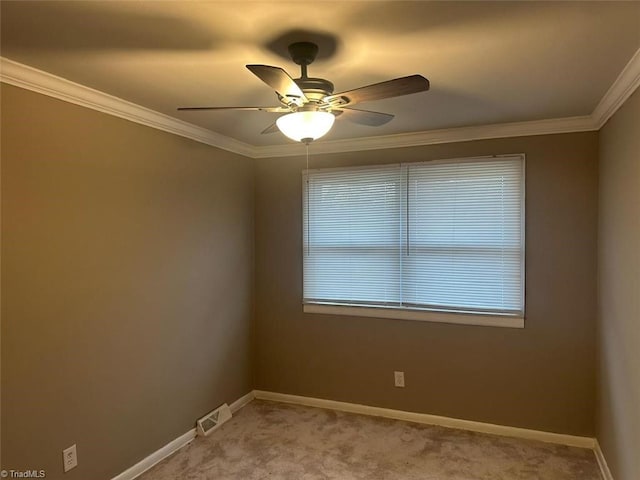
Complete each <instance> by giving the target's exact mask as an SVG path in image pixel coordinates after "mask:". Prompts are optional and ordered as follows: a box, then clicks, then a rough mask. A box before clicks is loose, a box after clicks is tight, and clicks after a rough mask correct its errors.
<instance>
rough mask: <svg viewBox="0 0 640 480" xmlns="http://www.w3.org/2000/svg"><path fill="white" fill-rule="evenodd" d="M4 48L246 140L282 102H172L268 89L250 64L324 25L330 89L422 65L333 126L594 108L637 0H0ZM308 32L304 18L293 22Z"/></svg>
mask: <svg viewBox="0 0 640 480" xmlns="http://www.w3.org/2000/svg"><path fill="white" fill-rule="evenodd" d="M0 5H1V9H2V10H1V14H2V25H1V27H2V30H1V43H0V53H1V54H2V56H3V57H6V58H9V59H11V60H15V61H17V62H20V63H23V64H26V65H30V66H33V67H35V68H38V69H41V70H44V71H47V72H50V73H53V74H55V75H58V76H60V77H63V78H66V79H69V80H72V81H74V82H77V83H80V84H83V85H86V86H89V87H92V88H94V89H97V90H101V91H103V92H106V93H109V94H111V95H115V96H117V97H120V98H123V99H125V100H128V101H131V102H134V103H137V104H139V105H142V106H145V107H147V108H151V109H153V110H157V111H159V112H162V113H165V114H168V115H171V116H173V117H176V118H179V119H182V120H185V121H187V122H190V123H193V124H196V125H199V126H201V127H205V128H207V129H209V130H211V131H213V132H217V133H219V134H222V135H225V136H228V137H231V138H235V139H237V140H240V141H242V142H245V143H248V144H251V145H256V146H260V145H278V144H285V143H288V142H289V140H287V139H285V138H284V136H282V135H281V134H279V133H276V134H271V135H260V132H261V131H262V130H263V129H264V128H265V127H267V126H268V125H269V124H271V123H272V122H273V121H274V120H275V118H276V117H277V114H270V113H265V112H177V111H176V110H175V108H176V107H178V106H192V105H215V106H229V105H230V106H254V105H259V106H266V105H277V99H276V96H275V94H274V93H273V91H272V90H270V89H269V87H267V86H266V85H265V84H263V83H262V82H260V81H259V80H258V79H257V77H255V76H254V75H252V74H251V73H250V72H249V71H248V70H247V69H246V68H245V67H244V65H245V64H248V63H263V64H268V65H276V66H280V67H282V68H284V69H285V70H287V71H288V72H289V74H291V76H293V77H297V76H299V70H298V67H297V65H295V64H294V63H293V62H292V61H291V60H290V59H288V58H286V56H285V55H286V54H285V52H284V49H285V45H286V43H287V40H305V39H311V40H317V41H318V43H319V44H320V48H321V52H320V57H321V58H319V59H318V60H317V61H316V62H315V63H314V64H312V65H311V66H310V69H309V70H310V71H309V73H310V75H311V76H317V77H323V78H326V79H328V80H330V81H332V82H333V83H334V84H335V86H336V92H339V91H344V90H350V89H353V88H356V87H359V86H362V85H368V84H371V83H376V82H379V81H384V80H387V79H390V78H395V77H400V76H405V75H409V74H414V73H419V74H422V75H424V76H426V77H427V78H429V80H430V81H431V90H430V91H429V92H426V93H419V94H414V95H409V96H406V97H399V98H394V99H387V100H381V101H377V102H369V103H363V104H359V105H358V107H357V108H364V109H367V110H377V111H381V112H387V113H392V114H394V115H396V118H395V119H394V120H393V121H392V122H390V123H389V124H387V125H385V126H383V127H365V126H358V125H354V124H351V123H349V122H347V121H344V120H343V121H340V119H339V120H338V121H337V122H336V125H335V126H334V128H333V130H332V131H331V132H330V133H329V134H328V135H327V137H325V138H327V139H329V140H335V139H345V138H357V137H370V136H374V135H389V134H397V133H406V132H420V131H427V130H433V129H441V128H452V127H463V126H473V125H484V124H494V123H506V122H521V121H529V120H541V119H549V118H561V117H571V116H580V115H589V114H590V113H591V112H592V111H593V110H594V108H595V106H596V105H597V104H598V102H599V101H600V99H601V98H602V97H603V95H604V94H605V92H606V91H607V89H608V88H609V87H610V86H611V85H612V83H613V82H614V81H615V79H616V78H617V77H618V75H619V74H620V72H621V71H622V69H623V68H624V66H625V65H626V64H627V62H628V61H629V60H630V59H631V57H632V56H633V54H634V53H635V52H636V51H637V50H638V49H639V48H640V2H612V1H607V2H590V1H588V2H578V1H575V2H526V1H525V2H479V1H475V2H426V1H423V2H418V1H415V2H381V1H375V2H369V1H357V2H356V1H352V2H349V1H341V2H327V1H318V0H316V1H314V2H303V1H298V2H274V1H271V2H247V1H241V0H240V1H238V0H237V1H234V2H191V1H180V2H169V1H162V2H160V1H131V2H111V1H92V2H88V1H70V2H58V1H44V2H27V1H17V2H13V1H4V0H3V1H2V3H1V4H0ZM301 30H302V31H306V32H308V33H299V31H301ZM295 31H298V33H296V32H295Z"/></svg>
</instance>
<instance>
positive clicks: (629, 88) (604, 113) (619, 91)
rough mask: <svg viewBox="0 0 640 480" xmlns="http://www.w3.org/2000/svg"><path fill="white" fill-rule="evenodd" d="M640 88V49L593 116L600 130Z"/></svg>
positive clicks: (603, 98)
mask: <svg viewBox="0 0 640 480" xmlns="http://www.w3.org/2000/svg"><path fill="white" fill-rule="evenodd" d="M638 86H640V49H638V51H636V53H635V54H634V55H633V57H631V60H629V63H627V65H626V66H625V67H624V68H623V69H622V72H620V75H618V78H616V80H615V82H613V84H612V85H611V87H610V88H609V90H607V93H605V94H604V96H603V97H602V99H601V100H600V103H598V105H597V106H596V108H595V109H594V110H593V113H592V114H591V117H593V121H594V123H595V124H596V125H597V127H598V129H600V128H602V127H603V126H604V124H605V123H607V120H609V119H610V118H611V117H612V116H613V114H614V113H616V111H617V110H618V109H619V108H620V107H621V106H622V104H623V103H624V102H625V101H626V100H627V98H629V97H630V96H631V95H632V94H633V92H635V90H636V88H638Z"/></svg>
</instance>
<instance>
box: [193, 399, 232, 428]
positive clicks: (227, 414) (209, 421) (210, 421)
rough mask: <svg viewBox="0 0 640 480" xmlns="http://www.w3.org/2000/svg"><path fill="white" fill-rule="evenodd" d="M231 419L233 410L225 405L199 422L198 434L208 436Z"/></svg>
mask: <svg viewBox="0 0 640 480" xmlns="http://www.w3.org/2000/svg"><path fill="white" fill-rule="evenodd" d="M230 418H231V409H230V408H229V405H227V404H226V403H224V404H222V405H220V406H219V407H218V408H216V409H215V410H214V411H213V412H210V413H207V414H206V415H205V416H204V417H202V418H201V419H200V420H198V434H199V435H204V436H207V435H209V434H210V433H211V432H213V431H214V430H215V429H216V428H218V427H219V426H220V425H222V424H223V423H224V422H226V421H227V420H229V419H230Z"/></svg>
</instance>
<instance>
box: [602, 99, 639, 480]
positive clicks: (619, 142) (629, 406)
mask: <svg viewBox="0 0 640 480" xmlns="http://www.w3.org/2000/svg"><path fill="white" fill-rule="evenodd" d="M599 203H600V216H599V218H600V221H599V223H600V225H599V244H598V251H599V264H598V267H599V292H598V293H599V305H598V314H599V315H598V317H599V325H598V344H599V355H598V357H599V359H598V371H599V375H598V408H597V434H598V440H599V442H600V445H601V447H602V450H603V451H604V454H605V457H606V459H607V462H608V464H609V467H610V468H611V471H612V473H613V477H614V478H615V479H616V480H637V479H639V478H640V91H636V93H635V94H634V95H633V96H632V97H631V98H630V99H629V100H627V102H626V103H625V104H624V105H623V106H622V107H621V108H620V110H618V112H617V113H616V114H615V115H614V116H613V117H612V118H611V119H610V120H609V122H608V123H607V124H606V125H605V127H604V128H603V129H602V130H601V132H600V202H599Z"/></svg>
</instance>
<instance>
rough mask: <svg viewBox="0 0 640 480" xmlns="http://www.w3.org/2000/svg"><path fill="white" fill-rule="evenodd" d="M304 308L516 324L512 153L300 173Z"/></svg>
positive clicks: (518, 262)
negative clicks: (502, 155) (301, 178)
mask: <svg viewBox="0 0 640 480" xmlns="http://www.w3.org/2000/svg"><path fill="white" fill-rule="evenodd" d="M303 204H304V205H303V207H304V208H303V233H304V252H303V255H304V262H303V263H304V299H303V303H304V304H305V311H307V312H319V313H343V314H351V315H365V316H374V317H389V318H405V319H424V320H433V321H446V322H454V323H471V324H478V325H494V326H511V327H514V326H515V327H522V326H524V320H523V316H524V235H523V225H524V157H523V156H522V155H518V156H508V157H491V158H469V159H458V160H442V161H430V162H421V163H409V164H394V165H384V166H371V167H357V168H337V169H322V170H310V171H308V172H304V173H303Z"/></svg>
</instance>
